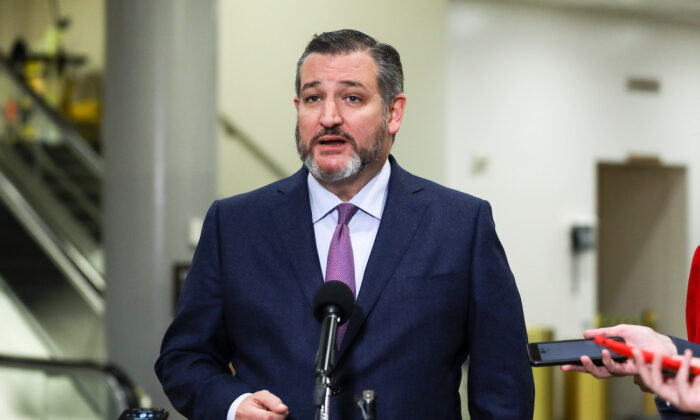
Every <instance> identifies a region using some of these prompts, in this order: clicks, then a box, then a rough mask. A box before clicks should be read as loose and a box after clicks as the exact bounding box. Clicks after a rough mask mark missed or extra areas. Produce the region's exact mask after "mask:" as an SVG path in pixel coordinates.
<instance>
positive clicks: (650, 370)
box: [632, 349, 663, 392]
mask: <svg viewBox="0 0 700 420" xmlns="http://www.w3.org/2000/svg"><path fill="white" fill-rule="evenodd" d="M632 357H633V360H634V365H635V367H636V368H637V375H638V376H637V377H635V383H637V385H639V386H640V388H644V387H643V385H642V384H640V383H639V382H638V380H637V378H640V379H641V382H642V383H643V384H644V385H646V388H647V389H649V390H651V391H652V392H656V391H657V390H658V389H659V385H660V383H662V382H663V378H661V377H660V376H661V369H659V371H658V372H656V371H655V370H654V369H656V365H654V366H649V365H648V364H647V363H646V361H645V360H644V356H643V355H642V352H641V351H639V350H638V349H633V350H632ZM655 372H656V373H658V375H659V376H656V375H654V373H655Z"/></svg>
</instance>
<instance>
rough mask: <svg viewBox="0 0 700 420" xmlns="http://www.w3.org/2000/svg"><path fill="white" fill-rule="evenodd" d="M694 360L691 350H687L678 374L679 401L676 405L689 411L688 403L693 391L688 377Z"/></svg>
mask: <svg viewBox="0 0 700 420" xmlns="http://www.w3.org/2000/svg"><path fill="white" fill-rule="evenodd" d="M692 358H693V352H691V351H690V350H689V349H686V350H685V353H683V361H682V362H681V367H680V368H679V369H678V373H677V374H676V384H677V385H676V386H677V387H678V401H675V404H676V405H677V406H678V407H679V408H681V409H688V403H689V399H690V396H691V395H692V391H691V389H690V383H689V381H688V375H689V373H690V361H691V359H692Z"/></svg>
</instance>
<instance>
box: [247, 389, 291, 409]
mask: <svg viewBox="0 0 700 420" xmlns="http://www.w3.org/2000/svg"><path fill="white" fill-rule="evenodd" d="M252 396H253V397H256V399H257V401H258V403H259V404H260V405H261V406H263V407H264V408H266V409H268V410H270V411H272V412H274V413H278V414H283V413H286V411H287V410H288V408H287V406H286V405H284V403H283V402H282V400H281V399H279V397H278V396H277V395H275V394H273V393H271V392H270V391H267V390H263V391H258V392H256V393H254V394H253V395H252Z"/></svg>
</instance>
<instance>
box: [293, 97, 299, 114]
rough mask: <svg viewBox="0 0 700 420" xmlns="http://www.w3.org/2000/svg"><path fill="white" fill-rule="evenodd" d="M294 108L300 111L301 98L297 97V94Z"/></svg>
mask: <svg viewBox="0 0 700 420" xmlns="http://www.w3.org/2000/svg"><path fill="white" fill-rule="evenodd" d="M294 109H296V110H297V111H299V98H297V97H296V96H295V97H294Z"/></svg>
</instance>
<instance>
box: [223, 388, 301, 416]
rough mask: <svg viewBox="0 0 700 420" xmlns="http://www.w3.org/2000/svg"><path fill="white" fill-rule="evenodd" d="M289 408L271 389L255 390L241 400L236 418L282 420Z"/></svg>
mask: <svg viewBox="0 0 700 420" xmlns="http://www.w3.org/2000/svg"><path fill="white" fill-rule="evenodd" d="M288 414H289V409H288V408H287V406H286V405H285V404H284V403H283V402H282V400H281V399H279V397H277V396H276V395H275V394H273V393H271V392H270V391H267V390H263V391H258V392H255V393H254V394H252V395H250V396H248V397H247V398H246V399H244V400H243V402H241V405H239V406H238V410H237V411H236V420H282V419H284V418H285V417H286V416H287V415H288Z"/></svg>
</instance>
